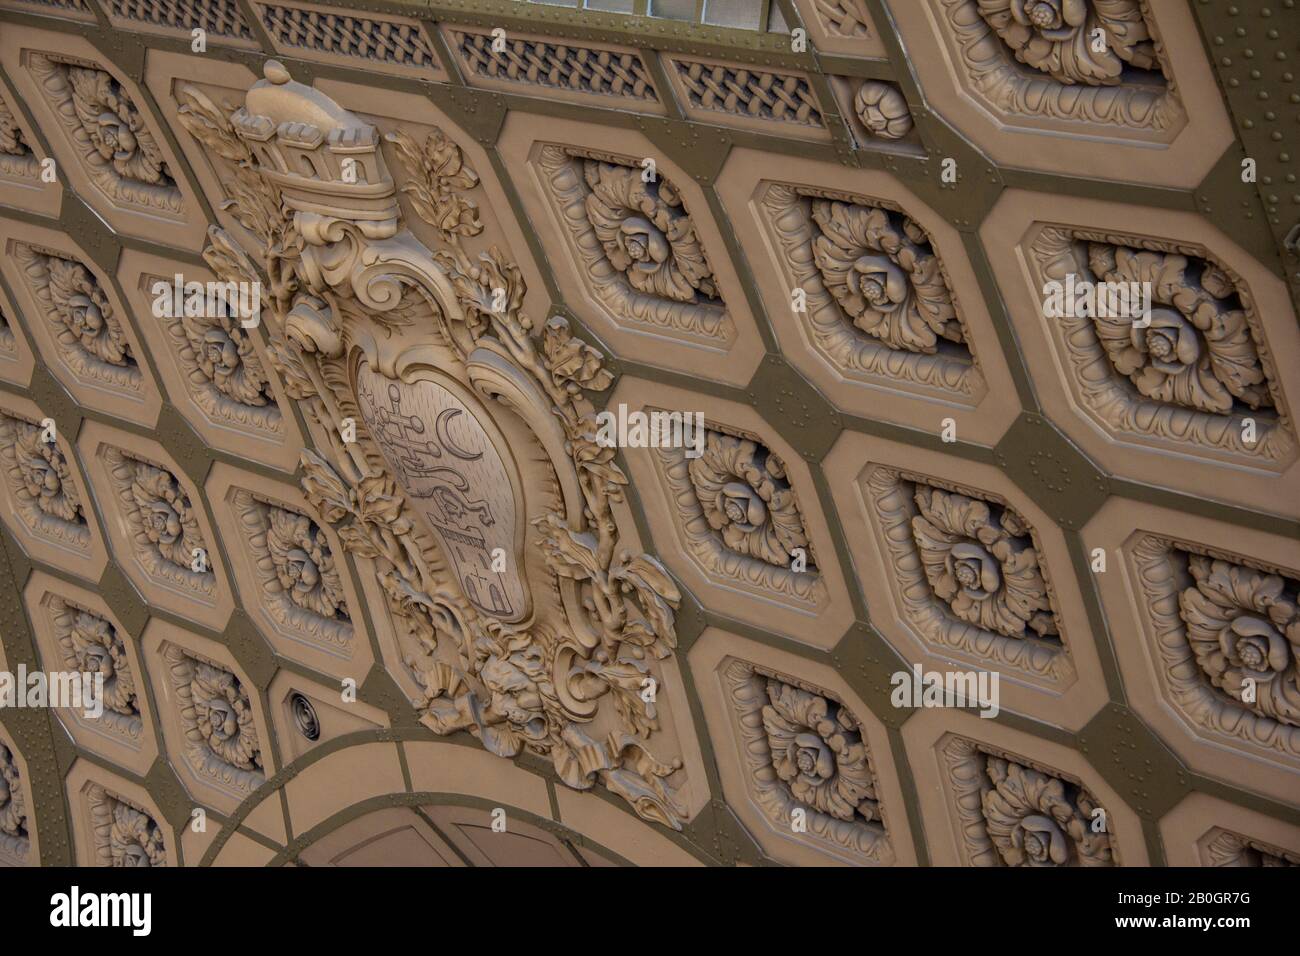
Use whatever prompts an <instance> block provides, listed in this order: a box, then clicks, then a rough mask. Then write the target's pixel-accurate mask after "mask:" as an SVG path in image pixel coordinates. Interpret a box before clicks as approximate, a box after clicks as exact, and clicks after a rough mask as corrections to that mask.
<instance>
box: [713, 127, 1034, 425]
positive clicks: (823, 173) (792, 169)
mask: <svg viewBox="0 0 1300 956" xmlns="http://www.w3.org/2000/svg"><path fill="white" fill-rule="evenodd" d="M773 173H779V175H780V178H779V179H778V178H774V177H773V175H772V174H773ZM770 184H789V185H793V186H807V187H812V188H815V189H827V190H834V191H841V192H845V193H850V194H853V195H856V196H861V197H863V198H864V199H868V200H883V201H884V202H885V203H886V204H890V205H896V206H898V207H899V208H900V209H901V210H902V211H903V212H904V213H906V214H907V215H908V216H911V217H912V218H913V219H915V220H916V221H917V222H918V223H919V224H920V225H921V226H922V227H923V228H924V229H925V230H926V231H927V232H928V233H929V234H930V237H931V239H932V242H933V246H934V250H935V253H936V255H938V257H939V259H940V261H941V262H942V263H943V268H944V273H945V276H946V278H947V280H948V284H949V287H950V290H951V292H952V296H953V300H954V302H955V303H956V306H957V309H958V312H959V314H960V315H961V317H962V319H963V322H964V325H965V329H966V332H967V334H968V336H969V338H970V341H969V343H968V345H969V347H970V351H971V353H972V354H973V355H974V357H975V362H976V370H977V371H976V373H975V377H976V381H975V382H974V383H973V389H972V392H971V393H970V394H969V395H963V394H961V393H959V392H956V391H948V390H941V389H938V388H934V387H927V386H924V385H921V384H911V383H908V382H906V381H904V380H903V379H901V378H886V377H883V376H871V377H868V376H867V374H866V373H862V372H855V371H846V370H845V369H843V368H841V367H840V366H839V365H838V363H836V362H835V361H834V360H833V359H832V358H831V357H830V356H829V355H827V354H826V353H825V352H824V351H823V350H822V349H821V347H820V346H819V345H818V344H817V343H816V341H815V340H814V338H813V336H812V333H811V331H810V330H809V328H808V319H807V316H806V315H801V314H797V313H795V312H793V311H792V310H791V308H790V297H791V289H792V288H794V285H795V278H794V276H793V275H792V274H791V273H790V272H789V264H788V262H787V261H786V256H785V254H784V252H783V250H782V249H781V248H780V245H779V243H778V241H777V239H776V236H775V235H774V232H773V229H772V226H771V223H770V222H769V220H768V215H767V214H766V213H765V212H763V211H762V209H761V207H760V200H761V198H762V193H763V191H764V190H765V189H766V188H767V187H768V186H769V185H770ZM718 194H719V196H720V197H721V199H722V204H723V206H724V207H725V208H726V210H727V214H728V215H729V216H730V217H731V220H732V222H734V223H735V224H736V226H737V232H738V233H740V234H741V235H753V236H755V237H756V241H754V242H751V243H749V244H748V245H747V246H746V248H747V250H748V254H749V255H751V256H754V257H755V260H754V261H751V262H750V267H751V269H752V271H753V275H754V278H755V281H756V283H757V285H758V290H759V292H760V293H761V294H762V296H763V299H764V301H765V302H766V304H767V314H768V315H769V316H771V318H772V323H773V326H774V328H775V330H776V335H777V339H778V340H779V341H780V343H781V349H782V353H783V355H784V356H785V358H787V359H788V360H789V361H790V363H791V364H792V365H794V367H795V368H797V369H798V370H799V371H801V372H803V373H804V374H805V375H807V376H808V377H809V378H810V379H812V381H813V382H814V383H815V384H816V385H817V387H818V388H819V389H820V390H821V392H822V394H824V395H825V396H826V397H827V398H829V399H830V400H831V401H832V402H833V403H834V404H835V405H836V406H837V407H838V408H840V409H842V410H844V411H846V412H849V413H850V414H854V415H861V416H863V417H866V418H871V419H878V420H884V421H889V422H894V423H895V424H899V425H906V426H909V427H912V428H919V429H922V430H924V431H928V432H931V433H934V434H938V433H939V432H940V431H941V430H942V429H943V427H944V426H943V424H942V423H943V420H944V419H945V418H952V419H953V420H954V421H955V422H956V423H957V431H958V434H960V435H961V436H962V437H963V440H966V441H975V442H979V443H981V444H988V445H995V444H997V441H998V439H999V438H1001V437H1002V435H1003V433H1004V432H1005V431H1006V429H1007V428H1008V427H1009V426H1010V424H1011V423H1012V422H1013V421H1014V420H1015V418H1016V416H1017V415H1018V414H1019V413H1020V403H1019V401H1018V400H1017V398H1016V390H1015V384H1014V383H1013V382H1012V380H1011V373H1010V371H1009V369H1008V367H1007V362H1006V358H1005V356H1004V355H1003V353H1002V347H1001V345H1000V343H999V341H998V336H997V333H996V332H995V331H994V328H993V322H992V319H991V318H990V317H989V314H988V309H987V306H986V305H985V302H984V296H983V293H982V292H981V290H980V286H979V282H978V280H977V279H976V277H975V272H974V270H973V269H972V268H971V264H970V261H969V259H968V258H967V255H966V251H965V249H964V247H963V244H962V237H961V235H960V234H959V233H958V232H957V230H956V229H954V228H953V227H952V226H951V225H950V224H949V223H948V221H947V220H946V219H945V218H944V217H943V216H941V215H939V214H938V213H937V212H935V211H934V210H933V209H931V208H930V207H929V206H928V205H926V204H925V203H924V202H922V201H921V199H920V198H919V197H918V196H917V195H916V194H915V193H913V192H912V191H911V190H910V189H908V188H907V187H906V186H905V185H904V184H903V183H902V181H900V180H898V179H896V178H895V177H894V176H893V175H891V174H890V173H887V172H884V171H883V170H872V169H846V168H844V167H843V166H837V165H832V164H830V163H824V162H820V161H817V160H811V159H800V158H797V157H793V156H783V157H781V161H780V162H779V163H774V162H773V161H772V157H771V156H770V155H768V154H766V153H762V152H758V151H755V150H752V149H744V148H737V149H733V150H732V151H731V153H730V155H729V156H728V158H727V162H726V165H725V166H724V167H723V170H722V174H721V175H720V176H719V177H718ZM760 250H761V251H760ZM759 255H761V256H762V259H761V260H759V259H758V258H757V257H758V256H759ZM863 334H864V335H865V333H863ZM903 354H907V353H903ZM979 379H982V382H981V381H979Z"/></svg>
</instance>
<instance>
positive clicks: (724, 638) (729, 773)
mask: <svg viewBox="0 0 1300 956" xmlns="http://www.w3.org/2000/svg"><path fill="white" fill-rule="evenodd" d="M737 660H739V661H744V662H747V663H750V664H755V665H758V666H759V667H761V668H765V669H767V670H770V671H773V672H775V673H776V674H778V675H785V676H788V677H792V678H795V679H797V680H800V681H804V682H806V683H808V684H809V685H812V686H813V687H817V688H821V689H823V690H825V691H828V692H829V693H831V694H832V695H833V696H834V697H835V699H836V700H838V701H839V703H841V704H842V705H843V706H845V707H847V708H848V710H849V712H850V713H852V714H853V716H854V717H855V718H857V721H858V724H859V726H860V727H861V730H862V737H863V742H864V743H865V744H866V745H867V749H868V751H869V752H870V754H871V762H872V765H873V768H874V770H875V778H876V790H877V794H878V796H879V801H880V804H881V808H882V811H881V815H882V817H883V818H884V824H885V832H886V836H887V838H888V841H889V845H890V848H891V850H892V856H893V859H892V861H891V865H896V866H915V865H916V862H917V857H916V850H915V847H914V846H913V844H912V832H911V828H910V827H909V825H908V810H907V804H906V802H905V800H904V797H903V792H902V789H901V788H900V786H899V783H898V779H899V774H898V767H897V766H896V765H895V763H894V754H893V750H892V748H891V747H890V741H889V736H888V734H887V732H886V730H885V726H884V724H882V723H881V722H880V720H879V719H878V718H877V717H876V715H875V714H874V713H873V712H872V711H871V709H870V708H869V707H867V705H866V704H865V703H863V701H862V698H860V697H859V696H858V695H857V694H855V693H854V692H853V690H852V688H850V687H849V685H848V683H846V682H845V680H844V678H843V677H841V676H840V675H839V674H838V673H837V672H836V671H835V670H834V669H833V668H830V667H827V666H826V665H825V664H818V663H814V662H813V661H811V660H809V659H808V658H806V657H803V656H801V655H798V654H794V653H791V652H790V651H786V650H782V649H780V648H776V647H772V646H770V645H767V644H760V643H758V642H756V641H751V640H747V639H745V638H742V637H739V636H738V635H735V634H731V633H728V632H726V631H723V630H720V629H718V628H714V627H710V628H706V629H705V631H704V633H703V634H702V635H701V636H700V638H699V640H697V641H696V642H695V644H694V645H693V646H692V647H691V651H690V666H691V672H692V673H693V674H694V675H695V686H696V688H697V689H698V691H699V694H700V706H701V708H702V709H703V711H704V719H705V721H706V723H707V725H708V728H709V737H710V740H711V741H712V742H713V748H714V757H715V759H716V761H717V766H718V774H719V778H720V779H721V782H722V789H723V792H724V793H725V795H726V800H727V805H728V806H729V807H730V808H731V810H732V811H733V812H734V813H735V814H736V815H737V816H738V817H739V818H740V821H741V822H742V823H743V824H744V826H745V828H746V830H748V831H749V833H750V835H751V836H752V837H754V839H755V840H757V841H758V843H759V845H760V846H761V847H762V848H763V852H764V853H766V854H767V855H768V856H769V857H771V858H772V859H774V860H776V861H778V862H780V863H785V864H789V865H793V866H829V865H853V864H861V863H862V862H863V861H862V860H861V859H859V858H856V857H850V856H847V855H845V853H844V852H843V851H839V850H835V849H832V848H830V847H828V846H827V845H826V844H825V843H824V842H823V841H820V840H816V839H814V838H813V837H812V836H811V835H810V834H795V833H793V832H791V830H790V828H789V827H777V826H776V825H775V824H774V823H773V822H772V821H771V819H770V818H769V817H768V816H767V815H766V814H765V813H764V812H763V811H762V810H761V809H760V807H759V806H758V804H757V803H756V801H755V798H754V797H753V795H752V790H751V786H750V783H749V781H748V779H747V777H748V774H749V770H748V769H747V768H746V767H745V765H744V751H745V746H746V745H745V741H743V740H742V739H741V737H740V734H739V728H738V726H737V719H738V715H737V713H736V711H735V708H734V705H733V703H732V700H731V699H730V692H729V691H728V689H727V686H726V682H725V680H724V677H723V670H724V669H725V668H726V667H727V666H728V665H729V664H731V663H732V662H733V661H737Z"/></svg>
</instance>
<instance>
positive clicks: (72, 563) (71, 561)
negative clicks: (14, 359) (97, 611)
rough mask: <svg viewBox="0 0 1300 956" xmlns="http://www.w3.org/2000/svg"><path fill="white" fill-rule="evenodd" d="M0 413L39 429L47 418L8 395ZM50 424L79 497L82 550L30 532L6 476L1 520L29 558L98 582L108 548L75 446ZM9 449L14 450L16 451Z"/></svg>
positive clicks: (1, 481)
mask: <svg viewBox="0 0 1300 956" xmlns="http://www.w3.org/2000/svg"><path fill="white" fill-rule="evenodd" d="M0 414H8V415H11V416H13V417H14V418H16V419H18V420H20V421H25V422H28V423H30V424H34V425H36V426H37V427H40V423H41V422H42V421H44V420H45V418H46V417H47V416H46V413H45V412H43V411H42V410H41V409H40V407H39V406H37V405H36V404H35V403H34V402H32V401H29V400H28V399H26V398H20V397H18V396H17V395H10V394H9V393H8V392H3V393H0ZM54 425H55V439H56V442H57V444H58V448H59V450H60V451H61V452H62V453H63V460H64V461H65V462H67V465H68V470H69V471H70V472H71V474H72V480H73V482H74V484H75V485H76V487H77V493H78V494H79V495H80V497H81V510H82V514H83V515H84V516H85V519H86V521H85V525H84V527H85V529H86V533H87V538H86V543H85V547H77V546H75V544H74V543H72V542H64V541H60V540H58V539H57V538H55V537H52V536H50V535H46V534H42V533H40V532H39V531H36V530H33V529H32V528H31V526H30V525H29V524H28V522H27V521H26V520H24V518H23V517H22V516H21V515H20V514H19V513H18V511H17V510H16V508H17V505H18V501H17V496H16V495H15V494H14V491H13V489H12V488H11V487H10V483H9V476H8V475H0V501H3V502H4V503H5V506H6V507H5V514H4V518H3V520H4V521H5V522H6V523H7V524H8V525H9V528H10V529H11V530H12V531H13V533H14V536H15V537H16V538H17V539H18V541H19V543H20V544H21V545H22V547H23V550H24V551H26V552H27V553H28V555H29V556H30V557H32V558H33V559H35V560H37V561H40V562H42V563H44V564H47V565H50V566H52V567H55V568H58V569H59V570H60V571H66V572H68V573H70V574H74V575H76V576H77V577H79V578H81V579H82V580H85V581H98V580H99V579H100V577H101V576H102V575H103V573H104V568H105V566H106V565H107V564H108V547H107V545H106V544H105V543H104V536H103V532H102V531H101V530H100V526H99V521H100V519H99V515H98V514H97V513H96V510H95V501H94V498H93V496H92V495H91V489H90V483H89V482H88V481H86V476H85V473H84V472H83V471H82V470H81V463H80V462H79V461H78V460H77V456H76V453H75V446H74V445H73V443H72V441H71V438H72V435H71V434H68V433H65V432H64V431H63V430H62V429H61V427H60V423H59V422H57V421H56V422H55V423H54ZM12 450H13V451H16V449H12ZM10 451H11V449H3V450H0V467H3V462H4V457H3V456H4V455H5V454H8V453H9V452H10ZM33 507H35V506H33Z"/></svg>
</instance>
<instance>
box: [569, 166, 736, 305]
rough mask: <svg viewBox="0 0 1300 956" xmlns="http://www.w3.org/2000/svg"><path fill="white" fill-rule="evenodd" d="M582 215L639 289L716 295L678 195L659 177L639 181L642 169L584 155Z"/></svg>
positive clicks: (673, 295) (682, 297)
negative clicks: (587, 189) (587, 191)
mask: <svg viewBox="0 0 1300 956" xmlns="http://www.w3.org/2000/svg"><path fill="white" fill-rule="evenodd" d="M582 171H583V177H584V178H585V179H586V181H587V185H588V186H589V187H590V188H591V192H590V194H588V196H587V200H586V207H587V217H588V219H589V220H590V221H591V225H592V228H593V229H594V230H595V232H596V237H597V238H598V239H599V240H600V244H601V246H602V247H603V248H604V250H605V257H606V258H607V259H608V260H609V263H610V265H612V266H613V267H614V268H615V269H617V270H618V271H619V272H621V273H623V275H624V276H626V278H627V281H628V283H629V284H630V285H631V286H632V288H634V289H636V290H637V291H638V292H644V293H646V294H647V295H657V296H662V297H664V298H668V299H673V300H675V301H677V302H696V301H699V300H701V299H717V298H718V288H717V285H716V283H715V281H714V278H713V270H712V269H711V268H710V267H709V263H708V260H707V259H706V258H705V256H704V248H703V247H702V246H701V245H700V240H699V237H698V236H697V235H696V233H695V223H694V221H693V220H692V219H691V217H690V215H689V214H688V213H687V212H686V209H685V207H684V206H683V203H682V197H681V194H680V193H679V192H678V191H677V190H676V188H675V187H674V186H673V185H672V184H671V183H669V182H668V181H667V180H666V179H664V178H663V177H657V178H656V179H654V180H652V181H651V182H644V181H643V180H642V178H641V172H642V171H641V170H640V169H634V168H632V167H629V166H621V165H617V164H615V163H607V162H601V161H600V160H595V159H588V160H584V161H583V164H582Z"/></svg>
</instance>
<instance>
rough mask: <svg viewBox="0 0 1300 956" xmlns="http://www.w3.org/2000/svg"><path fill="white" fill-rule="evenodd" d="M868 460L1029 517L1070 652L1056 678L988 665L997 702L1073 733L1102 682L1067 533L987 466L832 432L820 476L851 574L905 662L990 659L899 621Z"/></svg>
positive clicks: (943, 666)
mask: <svg viewBox="0 0 1300 956" xmlns="http://www.w3.org/2000/svg"><path fill="white" fill-rule="evenodd" d="M876 466H885V467H892V468H897V469H900V470H902V471H905V472H909V473H913V474H916V475H917V476H919V477H923V478H924V477H932V478H936V479H939V480H940V481H948V482H951V483H953V484H955V485H958V486H965V487H969V488H970V489H971V490H978V491H980V492H983V493H984V494H986V495H988V496H990V497H991V498H993V499H994V500H1001V501H1005V502H1006V503H1007V504H1010V505H1011V506H1012V507H1013V508H1015V510H1016V511H1018V512H1019V513H1020V515H1021V516H1022V517H1023V518H1024V519H1025V520H1026V521H1027V522H1029V525H1030V526H1031V527H1032V528H1033V530H1034V531H1035V532H1036V534H1037V536H1038V542H1039V545H1040V547H1041V552H1040V554H1039V560H1040V563H1041V565H1042V566H1043V567H1045V568H1046V569H1047V573H1048V576H1049V578H1050V585H1051V588H1052V590H1051V591H1050V592H1049V593H1051V595H1052V598H1053V599H1054V602H1055V606H1056V608H1057V610H1058V620H1059V621H1060V630H1061V634H1062V637H1063V641H1062V643H1063V644H1064V645H1065V647H1066V649H1067V651H1068V655H1067V660H1066V661H1062V663H1061V666H1062V670H1063V674H1062V676H1063V679H1062V680H1061V681H1059V682H1051V681H1049V680H1047V679H1045V678H1037V677H1032V676H1031V675H1029V674H1027V673H1025V672H1023V671H1019V670H1015V671H1013V670H1011V669H1010V668H995V669H996V670H998V673H999V674H1000V675H1001V676H1000V678H999V696H1000V701H1001V706H1002V707H1003V708H1005V709H1007V710H1010V711H1013V712H1016V713H1022V714H1026V715H1029V716H1032V717H1035V718H1037V719H1038V720H1042V721H1046V722H1047V723H1049V724H1053V725H1056V726H1061V727H1066V728H1068V729H1071V730H1077V729H1079V728H1080V727H1082V726H1083V725H1085V724H1086V723H1087V722H1088V721H1089V720H1090V719H1091V718H1092V716H1093V715H1094V714H1095V713H1096V712H1097V711H1098V710H1099V709H1100V708H1101V707H1103V706H1104V705H1105V704H1106V701H1107V696H1106V685H1105V681H1104V679H1103V677H1102V673H1101V664H1100V661H1099V659H1098V654H1097V648H1096V644H1095V637H1094V635H1093V634H1092V632H1091V628H1090V627H1089V621H1088V614H1087V611H1086V609H1085V606H1084V603H1083V596H1082V594H1081V593H1080V590H1079V585H1078V582H1077V581H1076V580H1075V577H1074V571H1073V567H1072V565H1071V562H1070V555H1069V551H1068V549H1067V547H1066V542H1065V537H1064V535H1063V534H1062V533H1061V530H1060V528H1059V527H1058V526H1057V525H1056V523H1055V522H1054V521H1052V519H1051V518H1050V517H1049V516H1048V515H1047V514H1046V513H1044V512H1043V511H1042V509H1040V508H1039V507H1038V506H1037V505H1036V504H1034V503H1033V502H1032V501H1030V500H1028V499H1027V498H1026V497H1025V496H1024V494H1023V493H1022V492H1021V491H1020V490H1019V488H1017V487H1016V485H1015V484H1014V483H1013V482H1012V481H1011V479H1009V478H1007V477H1006V475H1004V474H1003V473H1002V472H1001V471H1000V470H998V469H997V468H994V467H992V466H991V465H982V464H978V463H976V462H971V461H963V460H961V459H958V458H950V457H949V456H947V455H943V454H940V453H939V452H934V451H929V450H927V449H923V448H917V447H915V446H913V445H902V444H899V443H897V442H891V441H888V440H886V439H883V438H877V437H875V436H870V435H863V434H860V433H857V432H845V433H843V434H842V435H841V436H840V438H839V440H838V441H837V442H836V443H835V446H834V447H833V448H832V449H831V452H830V454H829V455H827V457H826V462H825V473H826V480H827V482H828V483H829V485H830V489H831V496H832V497H833V498H834V500H835V506H836V510H837V511H838V512H839V518H840V521H841V523H842V525H843V528H844V532H845V538H846V539H847V540H848V542H849V550H850V552H851V553H852V557H853V570H854V573H855V574H856V575H857V579H858V583H859V584H860V585H861V586H862V589H863V592H864V593H865V595H866V598H867V608H868V610H869V612H870V614H871V622H872V624H873V625H875V627H876V628H877V630H879V631H880V632H881V634H883V635H884V637H885V639H886V640H888V641H889V643H890V644H891V645H892V646H893V647H894V649H895V650H897V651H898V652H899V653H900V654H902V655H903V657H904V658H906V659H907V661H908V662H909V664H922V665H923V666H924V668H925V670H927V671H929V670H948V669H950V668H951V667H952V665H953V663H954V662H955V661H960V662H961V663H963V664H966V665H970V666H974V667H977V668H978V667H980V666H981V665H982V664H987V663H988V661H987V660H986V659H983V658H980V657H977V656H975V655H962V656H954V655H955V654H956V652H955V651H954V650H951V649H949V648H947V647H939V646H936V645H934V644H932V643H930V642H929V641H927V640H926V639H924V638H923V637H922V636H921V634H920V632H919V631H918V630H917V629H916V628H915V626H914V625H913V624H911V623H910V622H909V621H908V620H907V619H906V617H905V615H904V606H903V603H902V596H901V592H900V589H899V585H898V583H897V581H898V579H897V575H896V570H895V567H894V564H893V559H892V558H891V556H890V555H889V553H888V551H887V550H886V547H885V542H884V539H883V537H882V535H883V533H884V532H883V529H882V528H881V527H880V523H879V520H878V518H877V515H876V513H875V509H874V508H873V507H872V506H871V501H870V498H869V496H868V490H867V488H866V487H865V486H864V484H863V481H864V479H865V477H866V476H867V474H868V473H869V472H870V471H871V470H872V468H873V467H876Z"/></svg>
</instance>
